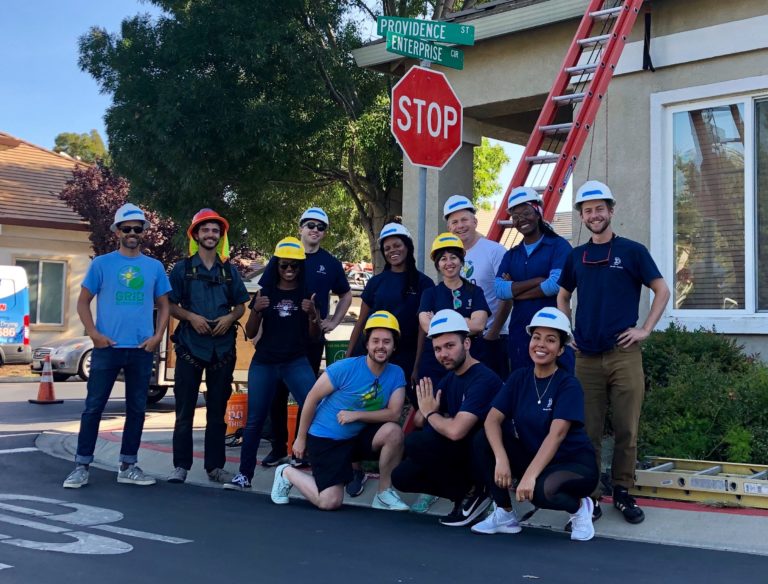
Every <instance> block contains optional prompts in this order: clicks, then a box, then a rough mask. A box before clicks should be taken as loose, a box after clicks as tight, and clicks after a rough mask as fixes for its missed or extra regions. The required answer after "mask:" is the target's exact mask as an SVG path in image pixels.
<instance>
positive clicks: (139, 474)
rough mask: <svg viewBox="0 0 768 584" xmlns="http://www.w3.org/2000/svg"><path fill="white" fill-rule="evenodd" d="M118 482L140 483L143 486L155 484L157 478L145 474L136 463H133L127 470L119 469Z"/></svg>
mask: <svg viewBox="0 0 768 584" xmlns="http://www.w3.org/2000/svg"><path fill="white" fill-rule="evenodd" d="M117 482H118V483H124V484H127V485H139V486H141V487H147V486H149V485H154V484H155V479H153V478H152V477H150V476H147V475H146V474H144V471H143V470H141V469H140V468H139V467H138V466H136V465H135V464H131V465H129V466H128V468H126V469H125V470H118V471H117Z"/></svg>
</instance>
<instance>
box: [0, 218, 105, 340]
mask: <svg viewBox="0 0 768 584" xmlns="http://www.w3.org/2000/svg"><path fill="white" fill-rule="evenodd" d="M91 253H92V252H91V246H90V242H89V241H88V234H87V233H86V232H83V231H68V230H64V229H44V228H38V227H20V226H17V225H2V224H0V264H3V265H11V264H13V263H14V261H15V260H16V259H48V260H60V261H65V262H66V266H67V267H66V292H65V299H64V305H65V308H64V325H63V326H43V325H32V327H31V329H32V330H31V334H30V337H31V343H32V347H33V348H34V347H37V346H40V345H43V344H45V343H46V342H48V341H51V340H54V339H60V338H66V337H75V336H80V335H82V334H83V326H82V324H81V323H80V319H79V318H78V317H77V297H78V295H79V294H80V284H81V283H82V281H83V277H84V276H85V272H86V271H87V269H88V266H89V265H90V263H91V259H90V255H91Z"/></svg>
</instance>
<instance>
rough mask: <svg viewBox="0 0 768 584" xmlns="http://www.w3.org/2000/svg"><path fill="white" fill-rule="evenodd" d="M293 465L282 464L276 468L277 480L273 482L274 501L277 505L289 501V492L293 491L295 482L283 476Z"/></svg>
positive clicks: (272, 495)
mask: <svg viewBox="0 0 768 584" xmlns="http://www.w3.org/2000/svg"><path fill="white" fill-rule="evenodd" d="M289 466H291V465H290V464H281V465H280V466H278V467H277V468H276V469H275V480H274V482H273V483H272V493H271V494H270V496H271V497H272V502H273V503H274V504H275V505H287V504H288V502H289V499H288V493H290V492H291V487H293V483H292V482H291V481H289V480H288V479H287V478H285V477H284V476H283V471H284V470H285V469H286V468H288V467H289Z"/></svg>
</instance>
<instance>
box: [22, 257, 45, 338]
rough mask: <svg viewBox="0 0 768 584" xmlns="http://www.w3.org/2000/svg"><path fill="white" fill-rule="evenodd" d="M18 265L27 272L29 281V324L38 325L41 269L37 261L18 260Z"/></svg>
mask: <svg viewBox="0 0 768 584" xmlns="http://www.w3.org/2000/svg"><path fill="white" fill-rule="evenodd" d="M16 265H17V266H21V267H22V268H24V270H25V271H26V272H27V280H29V322H31V323H32V324H35V323H37V288H38V283H39V281H40V278H39V275H40V271H39V267H40V262H38V261H37V260H16Z"/></svg>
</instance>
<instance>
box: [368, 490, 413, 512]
mask: <svg viewBox="0 0 768 584" xmlns="http://www.w3.org/2000/svg"><path fill="white" fill-rule="evenodd" d="M371 507H373V508H374V509H386V510H388V511H408V510H410V507H409V506H408V505H406V504H405V503H404V502H403V500H402V499H401V498H400V495H398V494H397V493H396V492H395V489H393V488H392V487H389V488H388V489H384V490H383V491H382V492H381V493H376V496H375V497H374V498H373V503H372V504H371Z"/></svg>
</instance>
